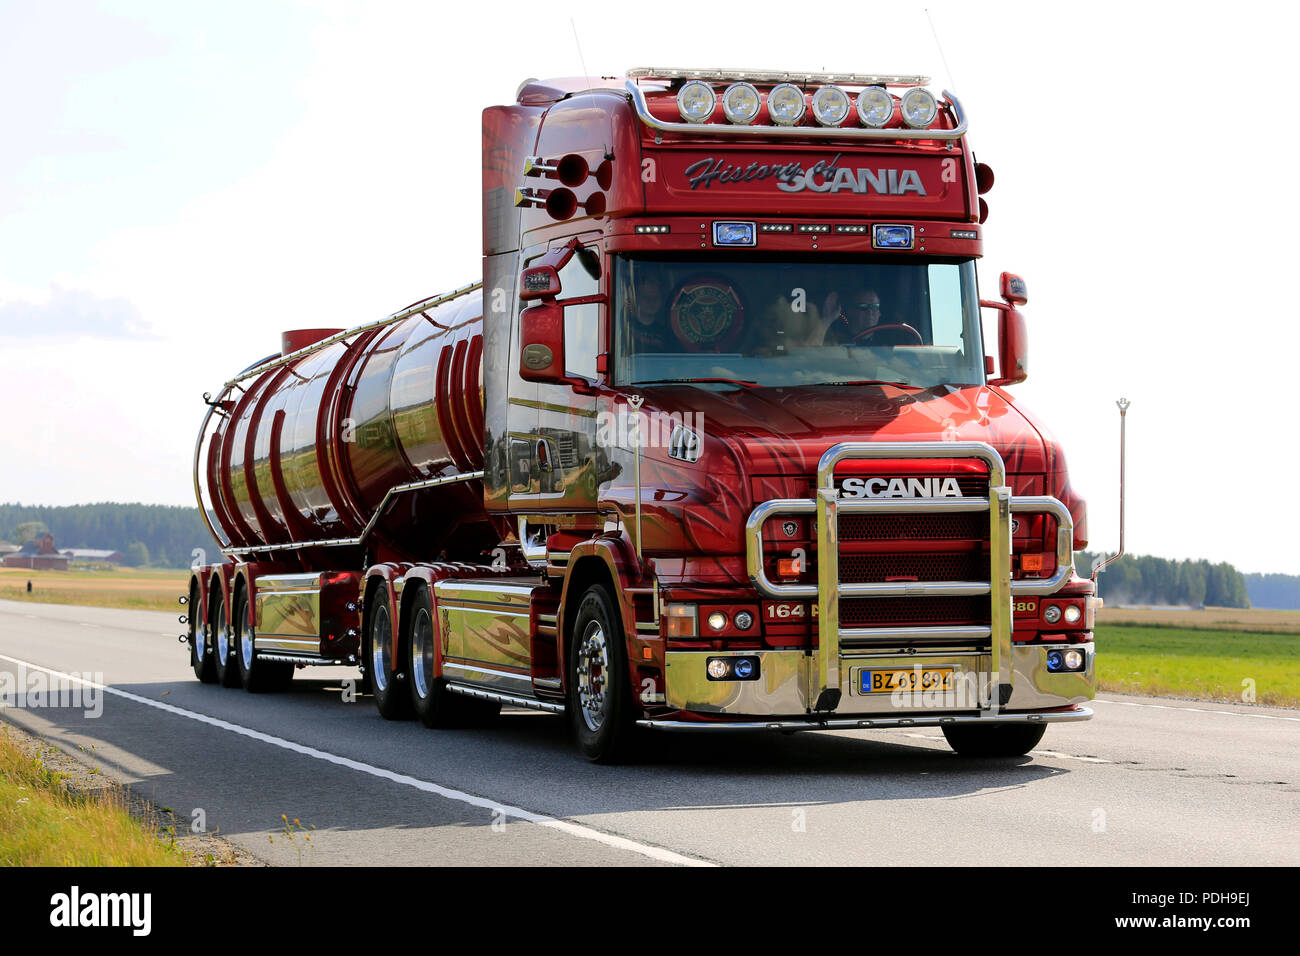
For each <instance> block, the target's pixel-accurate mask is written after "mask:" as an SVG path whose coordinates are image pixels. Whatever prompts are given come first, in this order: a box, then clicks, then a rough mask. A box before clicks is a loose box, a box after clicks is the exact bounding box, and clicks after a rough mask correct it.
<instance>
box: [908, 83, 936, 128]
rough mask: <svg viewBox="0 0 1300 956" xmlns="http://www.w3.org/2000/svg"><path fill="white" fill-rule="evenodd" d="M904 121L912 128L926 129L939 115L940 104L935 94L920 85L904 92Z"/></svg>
mask: <svg viewBox="0 0 1300 956" xmlns="http://www.w3.org/2000/svg"><path fill="white" fill-rule="evenodd" d="M902 108H903V122H904V123H906V124H907V125H908V126H910V127H912V129H925V128H926V127H927V126H929V125H930V124H931V123H933V122H934V119H935V117H936V116H938V115H939V104H938V103H937V102H935V99H934V94H933V93H931V92H930V91H929V90H923V89H921V88H920V87H919V86H918V87H915V88H913V89H910V90H908V91H907V92H906V93H904V94H903V102H902Z"/></svg>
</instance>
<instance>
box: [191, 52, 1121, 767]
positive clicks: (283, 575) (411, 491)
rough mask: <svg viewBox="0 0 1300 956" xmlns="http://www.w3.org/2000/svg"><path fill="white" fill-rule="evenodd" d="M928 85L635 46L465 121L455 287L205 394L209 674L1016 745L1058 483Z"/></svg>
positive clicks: (1051, 561)
mask: <svg viewBox="0 0 1300 956" xmlns="http://www.w3.org/2000/svg"><path fill="white" fill-rule="evenodd" d="M926 83H927V80H926V78H924V77H915V76H874V75H862V74H838V75H836V74H798V75H793V74H786V73H764V72H755V71H727V70H668V69H640V70H631V71H629V72H628V74H627V76H625V77H619V78H613V79H611V78H605V79H602V80H600V81H598V82H591V81H589V80H551V81H544V82H543V81H536V80H530V81H527V82H525V83H524V84H523V85H522V86H521V87H520V89H519V92H518V95H517V98H516V102H515V103H513V104H512V105H509V106H494V107H490V108H488V109H486V110H485V111H484V113H483V279H482V282H481V283H477V284H474V285H471V286H466V287H464V288H460V289H457V290H456V291H454V292H450V293H448V294H446V295H440V296H436V297H434V298H430V299H424V300H422V301H419V302H416V303H414V304H413V305H410V306H408V307H406V308H404V309H401V310H400V311H398V312H395V313H393V314H392V315H389V316H387V317H386V318H383V319H381V320H379V321H376V322H372V323H370V324H368V325H361V326H358V327H356V328H352V329H348V330H337V329H306V330H294V331H288V332H285V333H284V334H283V337H282V349H281V352H280V353H279V354H278V355H274V356H271V357H269V358H267V359H264V360H262V361H261V362H258V363H257V364H255V365H253V366H251V367H250V368H248V369H246V370H245V371H244V372H242V373H240V374H239V375H237V376H235V377H234V378H232V379H230V380H229V381H228V382H226V383H225V384H224V386H223V387H222V388H221V390H220V391H219V392H218V393H216V395H215V397H212V396H205V398H206V400H207V403H208V412H207V416H206V417H205V419H204V421H203V426H202V428H201V430H200V433H199V438H198V442H197V444H196V447H195V491H196V494H197V496H198V498H199V504H200V509H201V510H202V511H203V513H204V515H205V516H206V517H207V519H208V521H209V524H210V527H211V530H212V533H213V535H214V536H215V537H216V538H217V539H218V540H219V541H220V542H221V544H222V554H223V557H224V560H222V561H221V562H220V563H216V564H210V565H205V566H202V567H197V568H195V570H194V572H193V575H192V578H191V582H190V589H189V594H188V597H186V598H183V599H182V600H183V601H185V602H187V603H188V605H189V610H188V613H187V615H186V618H188V623H189V630H188V634H187V635H184V636H183V637H184V639H185V640H186V641H187V643H188V644H189V648H190V655H191V663H192V665H193V668H194V672H195V674H196V675H197V676H198V678H199V679H200V680H202V681H205V682H215V683H218V684H221V685H223V686H227V687H233V686H237V685H242V686H243V687H245V688H247V689H249V690H261V689H274V688H276V687H277V686H282V685H283V683H284V682H285V681H286V680H288V679H289V678H290V677H291V676H292V674H293V672H294V670H295V669H297V668H301V667H305V666H308V665H331V664H333V665H359V666H360V667H361V669H362V672H363V675H364V681H365V686H366V688H367V689H368V690H369V691H370V693H371V694H372V695H373V698H374V701H375V703H376V705H377V706H378V709H379V712H380V713H381V714H382V715H383V716H384V717H385V718H389V719H400V718H410V717H418V718H419V719H420V720H422V721H423V722H424V723H425V724H427V725H428V726H431V727H432V726H454V725H457V724H459V723H461V722H463V721H464V720H466V718H474V719H481V718H483V717H486V716H490V715H493V714H495V713H496V712H498V711H499V710H500V708H501V705H503V704H508V705H511V706H515V707H525V708H535V709H540V710H544V711H552V712H555V713H566V714H567V715H568V717H569V720H570V721H571V723H572V725H573V729H574V732H575V735H576V737H577V740H578V743H579V746H580V748H581V750H582V751H583V753H584V754H586V755H587V756H588V757H589V758H591V759H593V760H598V761H613V760H617V759H620V758H622V757H625V756H626V755H627V754H628V753H629V751H630V749H631V748H632V745H633V741H634V740H635V739H636V738H637V737H638V736H639V735H640V733H641V728H656V729H661V730H687V731H700V732H706V731H716V732H723V731H738V730H779V731H795V730H818V729H845V728H872V729H874V728H889V727H900V726H907V727H919V726H937V727H939V728H941V729H942V731H943V733H944V735H945V736H946V737H947V739H948V741H949V743H950V744H951V745H952V746H953V747H954V749H956V750H957V751H958V752H959V753H962V754H974V755H1014V754H1023V753H1025V752H1027V751H1028V750H1029V749H1031V748H1032V747H1033V746H1034V745H1035V744H1036V743H1037V742H1038V740H1039V739H1040V738H1041V736H1042V734H1043V731H1044V728H1045V725H1046V724H1047V723H1049V722H1052V721H1074V720H1084V719H1087V718H1088V717H1090V716H1091V711H1090V710H1089V709H1088V708H1087V707H1085V706H1083V705H1084V704H1085V703H1086V702H1087V701H1089V700H1090V699H1091V698H1092V697H1093V695H1094V670H1093V637H1092V622H1093V617H1094V612H1095V607H1094V605H1095V598H1094V597H1093V587H1092V585H1091V583H1090V582H1088V581H1086V580H1082V579H1080V578H1079V577H1078V576H1077V575H1076V574H1075V571H1074V563H1073V552H1074V551H1075V550H1078V549H1081V548H1083V547H1084V546H1085V544H1086V540H1085V537H1086V531H1085V510H1084V508H1085V506H1084V502H1083V501H1082V500H1081V499H1080V498H1079V497H1078V496H1077V495H1075V494H1074V493H1073V492H1072V491H1071V489H1070V485H1069V480H1068V478H1067V476H1066V466H1065V458H1064V456H1063V454H1062V452H1061V449H1060V447H1059V446H1058V444H1057V443H1056V441H1055V440H1054V439H1053V438H1052V437H1051V435H1050V434H1049V433H1048V432H1047V430H1046V429H1045V428H1044V427H1043V426H1042V425H1041V424H1039V423H1038V422H1037V421H1036V420H1035V419H1033V418H1032V417H1030V416H1029V415H1028V414H1027V413H1026V412H1025V411H1024V410H1023V409H1020V408H1018V407H1017V406H1016V405H1015V403H1014V402H1013V400H1012V398H1011V396H1010V395H1009V394H1008V393H1007V392H1006V391H1004V389H1003V386H1006V385H1009V384H1013V383H1016V382H1020V381H1023V380H1024V378H1025V375H1026V335H1025V324H1024V319H1023V317H1022V315H1021V313H1020V312H1019V311H1018V310H1017V306H1019V305H1022V304H1023V303H1024V302H1025V301H1026V292H1025V286H1024V283H1023V282H1022V281H1021V280H1020V279H1019V278H1018V277H1016V276H1013V275H1010V274H1008V273H1003V274H1002V277H1001V282H1000V286H1001V288H1000V292H1001V301H987V300H982V299H981V298H980V293H979V290H978V284H977V277H976V268H975V264H976V260H978V259H979V258H980V255H981V249H982V244H981V242H982V231H983V223H984V221H985V219H986V218H987V213H988V207H987V205H986V202H985V200H984V199H983V198H982V194H984V193H985V192H987V191H988V189H989V187H991V186H992V183H993V174H992V171H991V170H990V169H989V168H988V167H987V166H985V165H984V164H981V163H977V162H976V161H975V157H974V155H973V153H972V152H971V150H970V146H969V144H968V142H967V138H966V133H967V124H966V118H965V115H964V113H963V111H962V108H961V105H960V104H959V102H958V101H957V99H956V98H955V97H954V96H952V95H951V94H948V93H944V94H943V96H942V98H941V99H939V98H936V97H935V96H934V95H933V94H932V93H930V92H929V91H928V90H927V89H926V88H925V85H926ZM982 308H983V309H988V310H995V312H996V321H997V328H998V333H997V350H996V351H997V361H996V362H995V361H994V358H993V357H992V356H986V346H985V343H984V340H983V337H982V332H981V309H982ZM992 314H993V313H990V316H992ZM990 351H992V350H991V349H990Z"/></svg>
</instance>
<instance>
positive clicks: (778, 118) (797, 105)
mask: <svg viewBox="0 0 1300 956" xmlns="http://www.w3.org/2000/svg"><path fill="white" fill-rule="evenodd" d="M805 109H807V105H806V104H805V103H804V100H803V90H801V89H799V87H797V86H795V85H794V84H793V83H778V84H777V85H776V86H774V87H772V92H771V93H768V94H767V113H768V115H769V116H771V117H772V122H773V123H776V124H777V125H778V126H794V125H795V124H796V123H798V122H799V121H800V120H801V119H803V114H804V110H805Z"/></svg>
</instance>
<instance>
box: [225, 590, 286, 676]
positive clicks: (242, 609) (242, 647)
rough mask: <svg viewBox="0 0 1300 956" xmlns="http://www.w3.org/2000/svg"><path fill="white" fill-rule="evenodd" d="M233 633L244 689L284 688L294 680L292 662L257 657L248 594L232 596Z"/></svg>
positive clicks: (236, 657) (242, 593) (241, 593)
mask: <svg viewBox="0 0 1300 956" xmlns="http://www.w3.org/2000/svg"><path fill="white" fill-rule="evenodd" d="M234 632H235V645H236V650H237V653H236V656H235V659H236V662H237V664H238V666H239V682H240V683H241V684H243V685H244V690H246V691H249V692H251V693H254V694H260V693H262V692H263V691H274V690H284V689H285V687H287V686H288V684H289V682H290V681H291V680H293V665H292V664H288V663H285V662H283V661H264V660H259V659H258V656H257V647H256V646H255V644H254V638H255V637H256V634H255V632H254V630H253V625H252V623H251V622H250V621H249V619H248V595H247V594H245V593H244V592H242V591H241V592H240V594H239V597H237V598H235V620H234Z"/></svg>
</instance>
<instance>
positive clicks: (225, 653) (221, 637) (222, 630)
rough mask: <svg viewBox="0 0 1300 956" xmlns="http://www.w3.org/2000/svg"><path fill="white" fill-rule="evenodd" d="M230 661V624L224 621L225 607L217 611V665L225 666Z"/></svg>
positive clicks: (222, 606)
mask: <svg viewBox="0 0 1300 956" xmlns="http://www.w3.org/2000/svg"><path fill="white" fill-rule="evenodd" d="M228 660H230V622H229V621H228V620H227V619H226V605H225V604H224V603H223V604H222V605H221V607H219V608H218V609H217V663H218V664H221V665H223V666H224V665H225V663H226V661H228Z"/></svg>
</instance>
